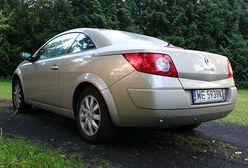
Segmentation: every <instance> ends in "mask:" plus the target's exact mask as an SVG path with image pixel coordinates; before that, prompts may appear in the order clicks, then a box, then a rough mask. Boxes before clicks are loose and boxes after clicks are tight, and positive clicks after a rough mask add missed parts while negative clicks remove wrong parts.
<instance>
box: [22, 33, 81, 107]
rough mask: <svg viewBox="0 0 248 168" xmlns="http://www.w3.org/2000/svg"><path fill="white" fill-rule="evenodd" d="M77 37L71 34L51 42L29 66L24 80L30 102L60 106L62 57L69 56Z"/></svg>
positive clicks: (76, 34) (75, 34)
mask: <svg viewBox="0 0 248 168" xmlns="http://www.w3.org/2000/svg"><path fill="white" fill-rule="evenodd" d="M77 36H78V33H69V34H65V35H61V36H59V37H56V38H54V39H52V40H50V41H49V42H48V43H47V44H45V45H44V46H43V47H42V48H41V49H40V50H39V51H38V52H37V55H35V56H36V57H37V59H38V60H37V61H35V62H33V63H30V64H29V65H27V66H28V67H26V68H25V72H24V77H23V78H24V81H25V91H26V97H27V99H28V100H29V101H34V102H37V103H42V104H46V105H52V106H58V101H59V98H58V96H59V94H58V88H59V73H60V62H61V61H60V56H63V55H66V54H67V52H68V51H69V49H70V47H71V45H72V44H73V42H74V41H75V39H76V37H77Z"/></svg>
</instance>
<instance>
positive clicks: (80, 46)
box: [69, 34, 96, 53]
mask: <svg viewBox="0 0 248 168" xmlns="http://www.w3.org/2000/svg"><path fill="white" fill-rule="evenodd" d="M93 48H96V46H95V44H94V43H93V41H92V40H91V39H90V38H89V37H88V36H87V35H85V34H80V35H79V36H78V37H77V39H76V41H75V42H74V43H73V45H72V47H71V49H70V51H69V52H70V53H77V52H81V51H84V50H88V49H93Z"/></svg>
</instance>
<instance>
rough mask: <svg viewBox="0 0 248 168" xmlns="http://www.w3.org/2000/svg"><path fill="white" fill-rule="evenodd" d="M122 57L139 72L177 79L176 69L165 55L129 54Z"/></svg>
mask: <svg viewBox="0 0 248 168" xmlns="http://www.w3.org/2000/svg"><path fill="white" fill-rule="evenodd" d="M124 57H125V58H126V59H127V61H128V62H129V63H130V64H131V65H132V66H133V67H134V68H135V69H136V70H137V71H139V72H144V73H149V74H155V75H163V76H170V77H177V69H176V67H175V65H174V63H173V61H172V59H171V58H170V56H168V55H166V54H153V53H131V54H124Z"/></svg>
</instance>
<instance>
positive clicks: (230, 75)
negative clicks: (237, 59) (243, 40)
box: [227, 59, 234, 78]
mask: <svg viewBox="0 0 248 168" xmlns="http://www.w3.org/2000/svg"><path fill="white" fill-rule="evenodd" d="M227 69H228V78H233V77H234V74H233V70H232V66H231V63H230V61H229V59H228V60H227Z"/></svg>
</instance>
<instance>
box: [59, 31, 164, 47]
mask: <svg viewBox="0 0 248 168" xmlns="http://www.w3.org/2000/svg"><path fill="white" fill-rule="evenodd" d="M75 32H80V33H85V34H86V35H88V36H89V37H90V38H91V39H92V40H93V41H94V43H95V44H96V47H97V48H100V47H106V46H109V45H120V44H129V45H130V44H136V45H137V44H156V45H158V44H159V45H161V46H162V45H164V46H165V45H167V44H168V43H167V42H165V41H163V40H160V39H157V38H154V37H150V36H146V35H141V34H136V33H131V32H125V31H120V30H110V29H99V28H76V29H72V30H68V31H65V32H63V33H60V34H59V35H63V34H67V33H75ZM59 35H57V36H59Z"/></svg>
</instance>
